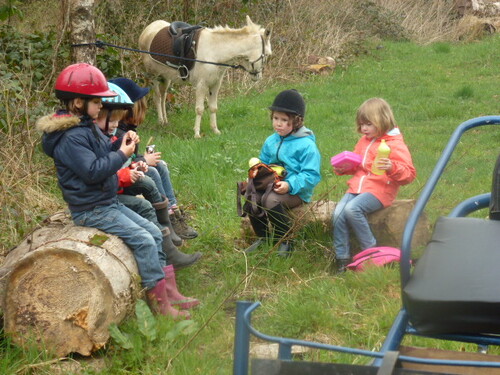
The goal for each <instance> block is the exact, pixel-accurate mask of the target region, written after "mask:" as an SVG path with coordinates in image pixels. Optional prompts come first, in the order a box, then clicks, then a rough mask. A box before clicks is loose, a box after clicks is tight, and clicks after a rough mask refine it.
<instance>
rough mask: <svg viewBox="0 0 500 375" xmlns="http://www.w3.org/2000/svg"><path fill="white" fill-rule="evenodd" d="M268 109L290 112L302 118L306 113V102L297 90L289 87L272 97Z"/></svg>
mask: <svg viewBox="0 0 500 375" xmlns="http://www.w3.org/2000/svg"><path fill="white" fill-rule="evenodd" d="M269 109H270V110H271V111H276V112H285V113H292V114H294V115H297V116H300V117H302V118H304V117H305V114H306V103H305V102H304V98H303V97H302V95H300V94H299V92H298V91H297V90H295V89H291V90H285V91H282V92H280V93H279V94H278V95H277V96H276V98H274V102H273V104H272V105H271V106H270V107H269Z"/></svg>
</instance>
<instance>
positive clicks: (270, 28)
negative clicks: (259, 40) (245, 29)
mask: <svg viewBox="0 0 500 375" xmlns="http://www.w3.org/2000/svg"><path fill="white" fill-rule="evenodd" d="M272 33H273V23H272V22H271V23H270V24H269V25H267V26H266V30H265V31H264V37H265V38H266V39H271V34H272Z"/></svg>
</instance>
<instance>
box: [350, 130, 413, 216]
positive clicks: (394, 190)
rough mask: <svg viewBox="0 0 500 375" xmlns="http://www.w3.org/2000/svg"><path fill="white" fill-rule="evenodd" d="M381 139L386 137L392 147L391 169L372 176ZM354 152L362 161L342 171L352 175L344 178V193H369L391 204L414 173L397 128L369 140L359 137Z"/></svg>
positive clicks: (385, 204)
mask: <svg viewBox="0 0 500 375" xmlns="http://www.w3.org/2000/svg"><path fill="white" fill-rule="evenodd" d="M382 139H385V141H386V143H387V145H388V146H389V147H390V148H391V154H390V155H389V159H391V162H392V170H391V172H390V173H384V174H383V175H375V174H373V173H371V168H372V164H373V162H374V160H375V157H376V155H377V149H378V146H379V145H380V141H381V140H382ZM354 152H355V153H356V154H359V155H361V156H362V157H363V161H362V162H361V164H360V165H359V166H358V168H356V169H355V170H351V171H348V173H345V174H354V176H353V177H352V178H351V179H350V180H349V181H347V184H348V185H349V189H348V190H347V192H348V193H352V194H361V193H372V194H373V195H374V196H375V197H377V199H378V200H379V201H380V202H382V204H383V205H384V207H388V206H390V205H391V204H392V202H393V201H394V200H395V199H396V196H397V194H398V191H399V187H400V186H401V185H406V184H409V183H410V182H412V181H413V180H414V179H415V177H416V175H417V172H416V170H415V167H414V166H413V162H412V159H411V154H410V151H409V150H408V147H407V146H406V144H405V142H404V140H403V136H402V135H401V133H400V131H399V128H394V129H392V130H391V131H389V132H388V133H387V134H385V135H384V136H382V137H380V138H373V139H368V138H367V137H366V136H362V137H361V138H360V140H359V141H358V143H357V144H356V146H355V147H354Z"/></svg>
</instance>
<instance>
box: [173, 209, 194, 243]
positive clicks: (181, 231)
mask: <svg viewBox="0 0 500 375" xmlns="http://www.w3.org/2000/svg"><path fill="white" fill-rule="evenodd" d="M170 221H171V222H172V226H173V227H174V230H175V233H177V234H178V235H179V237H180V238H182V239H184V240H191V239H193V238H196V237H198V232H197V231H195V230H194V229H193V228H192V227H191V226H189V225H188V224H187V223H186V215H185V214H184V212H182V211H181V210H180V209H179V208H176V209H174V210H173V214H170Z"/></svg>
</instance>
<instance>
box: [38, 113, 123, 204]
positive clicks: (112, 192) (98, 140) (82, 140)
mask: <svg viewBox="0 0 500 375" xmlns="http://www.w3.org/2000/svg"><path fill="white" fill-rule="evenodd" d="M36 126H37V129H38V130H39V131H42V132H43V137H42V146H43V150H44V152H45V153H46V154H47V155H49V156H50V157H51V158H53V159H54V164H55V167H56V170H57V178H58V182H59V187H60V188H61V191H62V193H63V198H64V200H65V201H66V202H67V203H68V206H69V209H70V210H71V211H72V212H81V211H86V210H90V209H92V208H94V207H96V206H101V205H109V204H111V203H114V202H115V201H116V194H117V191H118V177H117V175H116V172H117V171H118V170H119V169H120V168H121V167H122V165H123V163H124V162H125V161H126V160H127V157H126V156H125V154H124V153H123V152H122V151H120V150H118V149H119V147H120V143H121V139H119V140H118V141H116V142H115V143H113V144H112V143H110V142H109V139H108V138H107V137H106V136H105V135H104V134H102V132H101V131H100V130H99V128H98V127H97V125H96V124H95V123H94V121H93V120H92V119H91V118H90V117H88V116H83V117H81V118H79V117H76V116H73V115H71V114H68V113H67V112H63V111H59V112H57V113H56V114H53V115H49V116H44V117H42V118H41V119H39V120H38V121H37V124H36Z"/></svg>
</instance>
